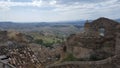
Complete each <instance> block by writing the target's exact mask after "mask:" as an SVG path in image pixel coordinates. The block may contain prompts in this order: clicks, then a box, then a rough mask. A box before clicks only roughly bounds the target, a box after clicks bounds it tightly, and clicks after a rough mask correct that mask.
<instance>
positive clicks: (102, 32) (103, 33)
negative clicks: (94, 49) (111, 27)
mask: <svg viewBox="0 0 120 68" xmlns="http://www.w3.org/2000/svg"><path fill="white" fill-rule="evenodd" d="M99 35H100V36H105V28H100V29H99Z"/></svg>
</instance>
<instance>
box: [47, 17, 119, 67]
mask: <svg viewBox="0 0 120 68" xmlns="http://www.w3.org/2000/svg"><path fill="white" fill-rule="evenodd" d="M65 47H66V56H67V55H68V54H72V55H73V56H74V57H75V58H76V59H77V61H65V62H62V63H59V64H56V65H55V64H53V65H50V66H48V67H47V68H120V24H119V22H116V21H114V20H111V19H107V18H104V17H102V18H99V19H97V20H94V21H92V22H89V21H87V22H86V23H85V26H84V31H83V32H81V33H79V34H75V35H71V36H70V37H69V38H68V39H67V41H66V43H65Z"/></svg>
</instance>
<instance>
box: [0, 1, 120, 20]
mask: <svg viewBox="0 0 120 68" xmlns="http://www.w3.org/2000/svg"><path fill="white" fill-rule="evenodd" d="M99 17H107V18H110V19H118V18H120V0H0V21H13V22H56V21H74V20H91V19H96V18H99Z"/></svg>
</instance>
